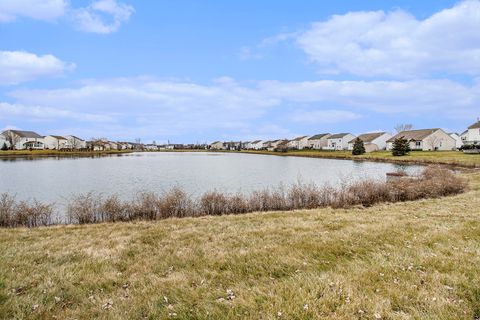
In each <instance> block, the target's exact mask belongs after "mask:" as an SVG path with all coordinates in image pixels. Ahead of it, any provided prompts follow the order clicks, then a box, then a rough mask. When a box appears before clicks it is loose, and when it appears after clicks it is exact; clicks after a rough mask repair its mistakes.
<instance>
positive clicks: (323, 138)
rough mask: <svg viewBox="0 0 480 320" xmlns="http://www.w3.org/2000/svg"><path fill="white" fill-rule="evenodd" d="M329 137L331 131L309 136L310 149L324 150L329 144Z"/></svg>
mask: <svg viewBox="0 0 480 320" xmlns="http://www.w3.org/2000/svg"><path fill="white" fill-rule="evenodd" d="M328 137H330V133H321V134H316V135H314V136H313V137H310V138H308V146H309V148H310V149H315V150H322V149H324V148H326V147H327V146H328V141H327V139H328Z"/></svg>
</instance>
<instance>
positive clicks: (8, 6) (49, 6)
mask: <svg viewBox="0 0 480 320" xmlns="http://www.w3.org/2000/svg"><path fill="white" fill-rule="evenodd" d="M134 11H135V9H134V8H133V7H132V6H130V5H127V4H124V3H120V2H117V0H93V1H92V2H91V4H90V5H89V6H87V7H82V8H72V7H71V6H70V1H69V0H1V1H0V23H8V22H13V21H15V20H17V19H18V18H19V17H26V18H31V19H35V20H42V21H55V20H57V19H59V18H62V17H70V18H71V19H72V20H73V23H74V24H75V26H76V27H77V28H78V29H79V30H82V31H85V32H93V33H102V34H106V33H112V32H115V31H117V30H118V29H119V28H120V26H121V25H122V23H125V22H127V21H128V20H129V19H130V16H131V15H132V13H133V12H134Z"/></svg>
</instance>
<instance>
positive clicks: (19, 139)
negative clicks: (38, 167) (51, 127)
mask: <svg viewBox="0 0 480 320" xmlns="http://www.w3.org/2000/svg"><path fill="white" fill-rule="evenodd" d="M2 135H3V136H4V137H5V140H7V143H8V144H10V143H11V144H12V145H13V148H14V149H17V150H22V149H36V150H38V149H45V143H44V139H43V137H42V136H41V135H39V134H38V133H36V132H33V131H21V130H6V131H4V132H2Z"/></svg>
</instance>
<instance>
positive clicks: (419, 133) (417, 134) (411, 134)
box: [387, 128, 440, 142]
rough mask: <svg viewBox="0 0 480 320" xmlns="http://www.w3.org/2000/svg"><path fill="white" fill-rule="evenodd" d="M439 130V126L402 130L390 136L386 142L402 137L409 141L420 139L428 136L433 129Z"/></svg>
mask: <svg viewBox="0 0 480 320" xmlns="http://www.w3.org/2000/svg"><path fill="white" fill-rule="evenodd" d="M438 130H440V129H439V128H434V129H422V130H410V131H402V132H400V133H398V134H396V135H395V136H393V137H391V138H390V139H388V140H387V142H394V141H395V139H398V138H402V137H403V138H404V139H406V140H410V141H422V140H424V139H425V138H427V137H428V136H430V135H431V134H432V133H434V132H435V131H438Z"/></svg>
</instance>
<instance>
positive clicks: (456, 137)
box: [449, 132, 463, 149]
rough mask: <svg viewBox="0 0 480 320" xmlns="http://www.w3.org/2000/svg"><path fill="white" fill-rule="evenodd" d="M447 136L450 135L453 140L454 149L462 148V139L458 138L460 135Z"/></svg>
mask: <svg viewBox="0 0 480 320" xmlns="http://www.w3.org/2000/svg"><path fill="white" fill-rule="evenodd" d="M449 135H450V137H452V138H453V139H455V149H460V148H461V147H462V146H463V141H462V138H461V137H460V135H459V134H458V133H456V132H452V133H450V134H449Z"/></svg>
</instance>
